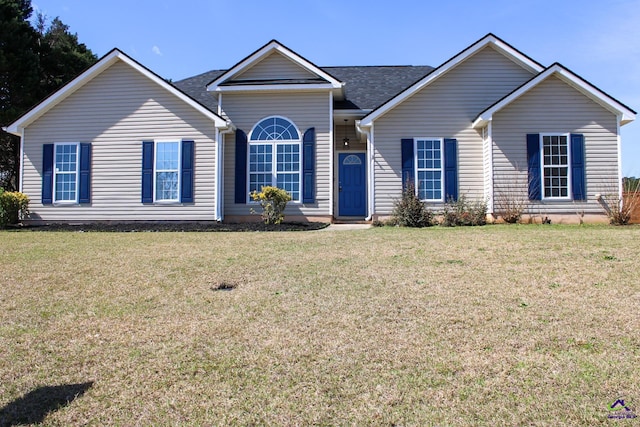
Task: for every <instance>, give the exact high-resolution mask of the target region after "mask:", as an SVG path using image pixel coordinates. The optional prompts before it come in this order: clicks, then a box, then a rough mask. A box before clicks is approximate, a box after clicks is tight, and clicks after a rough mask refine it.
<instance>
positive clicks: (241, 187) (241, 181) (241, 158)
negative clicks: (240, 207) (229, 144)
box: [235, 129, 247, 204]
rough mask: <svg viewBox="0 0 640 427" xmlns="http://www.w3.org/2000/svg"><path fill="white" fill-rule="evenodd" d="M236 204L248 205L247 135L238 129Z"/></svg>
mask: <svg viewBox="0 0 640 427" xmlns="http://www.w3.org/2000/svg"><path fill="white" fill-rule="evenodd" d="M235 190H236V195H235V202H236V203H242V204H244V203H247V134H246V133H244V132H243V131H241V130H240V129H236V189H235Z"/></svg>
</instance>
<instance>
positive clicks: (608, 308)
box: [0, 225, 640, 425]
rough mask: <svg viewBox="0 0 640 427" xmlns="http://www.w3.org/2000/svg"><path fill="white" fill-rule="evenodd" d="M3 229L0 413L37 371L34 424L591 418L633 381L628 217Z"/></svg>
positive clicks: (635, 284)
mask: <svg viewBox="0 0 640 427" xmlns="http://www.w3.org/2000/svg"><path fill="white" fill-rule="evenodd" d="M0 239H1V240H2V243H3V244H2V246H1V247H0V263H2V266H3V267H2V269H1V270H0V283H2V285H1V286H0V306H1V307H2V310H0V348H2V352H3V353H2V355H3V356H2V357H1V358H0V408H3V407H4V408H5V409H4V410H3V412H1V413H0V425H3V424H5V423H6V422H5V421H6V420H7V419H8V420H13V418H10V417H11V415H10V414H9V412H10V411H14V412H15V411H16V410H15V408H16V407H18V406H19V405H17V404H16V402H21V401H20V399H26V398H27V397H28V396H29V393H35V395H38V391H40V395H41V394H42V392H41V390H48V389H47V388H46V387H57V388H56V389H55V390H60V391H59V394H60V395H61V397H60V402H62V403H60V404H58V405H57V406H55V407H46V406H45V405H44V404H43V403H36V406H35V407H32V409H34V410H38V405H40V406H41V407H40V408H39V409H40V410H42V411H44V412H45V413H44V415H43V417H42V421H41V422H42V423H43V424H46V425H80V424H89V425H114V424H115V425H131V424H139V425H176V424H191V425H212V424H215V425H219V424H223V425H228V424H239V425H255V424H277V425H309V424H321V425H335V424H356V425H371V424H374V425H393V424H396V425H461V424H466V425H470V424H473V425H478V424H480V425H505V424H506V425H551V424H552V425H563V424H564V425H594V424H604V423H607V422H608V420H607V418H606V417H607V414H608V413H607V406H608V405H610V404H611V403H612V402H613V401H615V400H616V399H617V398H619V397H628V399H629V401H631V402H633V400H632V399H633V398H634V397H637V396H640V372H639V371H638V369H637V367H638V364H639V363H640V339H639V338H638V333H637V331H638V330H640V316H638V314H637V312H638V306H640V259H639V257H638V256H637V255H636V254H637V253H638V252H639V251H640V228H637V227H629V228H613V227H604V226H602V227H597V226H583V227H577V226H576V227H567V226H556V225H553V226H545V227H539V226H519V225H516V226H491V227H482V228H454V229H448V228H429V229H405V228H387V227H382V228H373V229H369V230H358V231H342V232H333V233H315V232H314V233H300V232H279V233H231V232H230V233H162V232H158V233H117V232H114V233H68V232H50V233H15V232H0ZM605 257H613V258H612V259H605ZM611 261H615V262H611ZM594 283H595V284H596V285H595V286H594ZM560 284H561V285H560ZM603 284H607V286H603ZM229 288H232V290H231V291H229ZM85 384H90V385H89V386H86V387H85V388H82V389H81V391H82V393H81V394H79V395H78V396H77V397H76V398H69V396H68V394H69V393H70V392H69V391H68V390H71V391H73V390H76V389H78V385H85ZM64 393H66V394H64ZM72 397H73V396H72ZM636 400H637V399H636ZM632 409H633V410H635V411H636V413H638V412H639V411H640V408H632ZM34 419H35V420H36V421H37V420H38V418H29V420H34Z"/></svg>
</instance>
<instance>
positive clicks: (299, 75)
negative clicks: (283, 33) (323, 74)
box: [232, 52, 318, 80]
mask: <svg viewBox="0 0 640 427" xmlns="http://www.w3.org/2000/svg"><path fill="white" fill-rule="evenodd" d="M317 77H318V76H316V75H315V74H313V73H311V72H310V71H308V70H305V69H304V68H302V67H301V66H300V65H298V64H296V63H295V62H293V61H292V60H290V59H289V58H287V57H285V56H284V55H282V54H281V53H278V52H274V53H272V54H271V55H269V56H267V57H266V58H264V59H263V60H262V61H260V62H258V63H257V64H255V65H254V66H253V67H251V68H249V69H248V70H246V71H244V72H243V73H242V74H239V75H237V76H235V77H234V78H233V79H232V80H281V79H294V80H295V79H313V78H317Z"/></svg>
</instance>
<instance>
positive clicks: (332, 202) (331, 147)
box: [316, 91, 336, 218]
mask: <svg viewBox="0 0 640 427" xmlns="http://www.w3.org/2000/svg"><path fill="white" fill-rule="evenodd" d="M334 150H335V141H334V140H333V92H332V91H330V92H329V176H330V177H331V178H330V179H329V183H330V185H329V215H330V216H331V218H333V212H334V209H333V206H334V205H335V202H336V201H335V200H334V199H333V195H334V192H333V187H334V186H335V181H336V179H335V176H334V175H333V164H334V163H335V161H336V160H335V159H334V157H333V156H334V155H335V154H334ZM316 185H317V183H316Z"/></svg>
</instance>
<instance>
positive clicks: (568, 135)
mask: <svg viewBox="0 0 640 427" xmlns="http://www.w3.org/2000/svg"><path fill="white" fill-rule="evenodd" d="M545 136H564V137H566V138H567V165H566V168H567V196H566V197H561V196H558V197H553V196H549V197H545V195H544V176H545V175H544V168H545V164H544V137H545ZM539 143H540V197H541V199H542V200H557V201H571V200H573V189H572V188H571V179H572V177H571V133H561V132H545V133H540V141H539ZM549 167H562V166H553V165H549Z"/></svg>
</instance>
